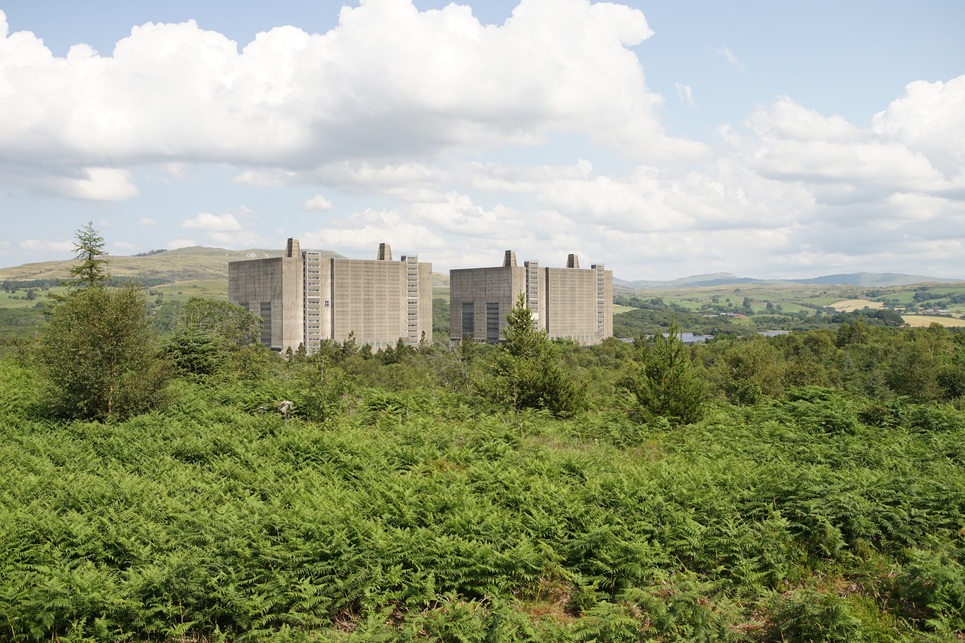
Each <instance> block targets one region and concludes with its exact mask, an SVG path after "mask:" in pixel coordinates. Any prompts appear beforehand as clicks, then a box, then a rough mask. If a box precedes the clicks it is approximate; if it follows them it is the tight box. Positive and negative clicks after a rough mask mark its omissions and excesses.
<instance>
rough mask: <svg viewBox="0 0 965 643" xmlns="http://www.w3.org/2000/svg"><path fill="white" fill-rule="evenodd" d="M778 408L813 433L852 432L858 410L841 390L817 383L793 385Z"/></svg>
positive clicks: (856, 426) (856, 424)
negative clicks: (802, 385)
mask: <svg viewBox="0 0 965 643" xmlns="http://www.w3.org/2000/svg"><path fill="white" fill-rule="evenodd" d="M780 408H781V409H782V410H783V411H784V412H786V413H787V414H788V415H789V416H790V417H791V418H793V421H794V422H795V423H796V424H797V425H798V426H800V427H801V428H803V429H806V430H809V431H813V432H816V433H828V434H846V433H853V432H854V431H855V430H857V428H858V426H859V421H858V411H857V409H856V408H855V406H854V405H853V404H852V403H851V402H850V401H849V400H847V399H846V398H845V397H844V396H843V395H842V394H841V393H838V392H837V391H833V390H831V389H826V388H821V387H817V386H805V387H802V388H797V389H794V390H792V391H790V392H789V393H787V394H786V395H785V397H784V400H783V401H782V403H781V404H780Z"/></svg>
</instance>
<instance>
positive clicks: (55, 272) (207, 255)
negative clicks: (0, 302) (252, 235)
mask: <svg viewBox="0 0 965 643" xmlns="http://www.w3.org/2000/svg"><path fill="white" fill-rule="evenodd" d="M320 252H321V253H322V255H323V256H328V257H341V256H342V255H340V254H338V253H337V252H331V251H328V250H321V251H320ZM281 254H282V251H281V250H280V249H279V250H261V249H254V250H225V249H224V248H206V247H203V246H192V247H190V248H178V249H177V250H166V251H163V252H158V251H154V252H151V253H147V254H144V255H138V256H115V255H111V257H110V265H109V268H108V269H109V272H110V274H111V275H113V276H115V277H140V278H142V279H164V280H169V281H172V282H176V281H201V280H213V279H227V278H228V262H229V261H240V260H243V259H259V258H263V257H280V256H281ZM75 264H76V262H75V261H73V260H67V261H44V262H41V263H26V264H23V265H21V266H15V267H13V268H0V281H3V280H5V279H11V280H30V279H66V278H67V277H69V276H70V268H71V267H72V266H74V265H75Z"/></svg>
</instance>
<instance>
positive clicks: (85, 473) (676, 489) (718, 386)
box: [0, 302, 965, 641]
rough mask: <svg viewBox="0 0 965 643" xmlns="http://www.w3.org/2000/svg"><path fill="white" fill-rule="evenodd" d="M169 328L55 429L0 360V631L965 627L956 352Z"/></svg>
mask: <svg viewBox="0 0 965 643" xmlns="http://www.w3.org/2000/svg"><path fill="white" fill-rule="evenodd" d="M190 309H191V311H192V313H191V314H190V315H183V316H182V317H181V318H180V319H179V321H178V322H177V324H176V330H175V332H174V333H173V334H172V335H170V336H168V338H167V339H164V338H162V339H161V342H160V343H159V344H158V345H157V346H158V352H157V354H156V358H157V359H158V360H161V361H162V362H164V361H167V363H169V364H176V365H177V369H176V373H177V375H176V376H175V377H174V379H172V380H171V383H170V385H169V386H168V387H167V388H166V389H165V391H164V392H163V395H160V396H159V397H158V400H157V402H158V405H157V406H155V408H154V410H152V411H148V412H144V413H141V414H139V415H134V416H132V417H129V418H128V419H118V420H116V421H110V422H105V423H102V422H91V421H85V420H66V421H65V420H58V419H56V418H55V417H52V416H51V410H52V409H51V405H50V399H49V396H47V395H45V394H43V393H42V392H41V391H43V390H44V380H43V378H42V372H41V371H40V370H39V369H38V368H37V367H36V366H35V362H34V361H33V359H32V356H31V352H30V351H29V350H28V351H25V352H24V353H23V354H22V356H21V358H20V359H19V360H17V361H12V360H7V361H3V362H0V436H2V437H0V498H2V499H3V500H2V502H0V638H3V639H6V640H15V641H30V640H50V639H55V640H61V641H80V640H97V641H114V640H158V641H160V640H180V641H201V640H276V639H277V640H290V641H299V640H306V641H308V640H333V641H353V640H359V641H361V640H372V639H375V640H446V641H448V640H465V641H486V640H493V641H499V640H506V641H510V640H533V641H537V640H539V641H545V640H559V641H569V640H583V641H589V640H600V641H645V640H657V641H677V640H698V641H699V640H704V641H711V640H732V641H807V640H818V641H895V640H906V641H921V640H934V641H939V640H948V639H949V638H954V637H955V636H958V635H961V633H962V632H963V631H965V536H963V534H965V475H963V474H965V411H963V409H962V406H963V398H962V396H963V395H965V334H962V333H955V332H953V331H951V330H948V329H943V328H939V327H932V328H927V329H914V330H910V329H894V328H887V327H875V326H871V325H869V324H867V323H865V322H864V321H861V320H857V321H855V322H853V323H848V324H843V325H841V326H839V327H837V328H834V329H823V330H815V331H808V332H800V333H793V334H791V335H787V336H782V337H776V338H771V339H765V338H748V339H737V338H732V339H723V340H717V341H714V342H711V343H709V344H706V345H699V346H692V347H685V346H683V345H681V344H680V343H679V342H677V341H676V340H675V339H674V336H673V335H671V336H670V337H667V338H665V337H662V336H661V337H659V338H656V339H654V340H652V341H646V340H641V341H639V342H637V343H635V344H627V343H622V342H619V341H615V340H610V341H607V342H604V343H603V344H602V345H600V346H596V347H592V348H581V347H578V346H575V345H572V344H567V343H560V342H548V341H547V340H545V338H542V339H541V338H540V337H539V336H538V334H537V335H535V336H534V335H524V336H522V337H518V338H517V339H518V341H517V342H516V347H517V348H515V349H513V348H512V344H511V343H508V344H507V345H504V346H502V347H488V346H478V345H472V344H467V345H463V346H459V347H457V348H456V349H455V350H454V351H449V350H448V349H444V348H439V347H432V346H422V347H420V348H411V347H407V346H402V345H400V346H397V347H395V348H393V349H390V350H386V351H381V352H378V353H373V352H372V351H371V350H370V349H368V347H364V346H357V345H355V344H354V343H351V342H349V343H346V344H342V345H335V344H328V345H326V346H325V347H324V350H323V351H322V352H321V353H319V354H318V355H315V356H305V355H300V354H298V353H296V354H294V355H291V356H290V357H288V358H287V359H285V358H284V357H282V356H279V355H277V354H273V353H270V352H267V351H262V350H258V348H257V347H251V346H245V345H244V342H243V341H242V340H243V338H244V337H245V333H248V332H250V330H251V328H250V326H249V325H248V323H247V322H248V321H250V320H249V319H247V318H246V317H245V316H244V315H235V314H234V311H233V310H232V308H231V307H230V306H229V305H226V304H223V303H218V302H212V303H210V304H206V303H205V302H195V303H194V304H192V305H191V308H190ZM514 351H515V352H514ZM534 356H537V358H538V359H537V362H538V363H534V361H533V357H534ZM194 358H197V359H194ZM541 364H545V365H546V366H545V368H543V369H542V370H540V368H537V367H538V366H540V365H541ZM172 368H173V366H172ZM541 368H542V367H541ZM520 369H524V370H525V369H530V370H531V371H533V370H535V371H536V372H542V373H543V374H544V375H546V376H547V378H548V381H550V382H551V383H552V382H556V383H558V384H560V385H562V386H565V387H571V390H575V391H579V393H580V394H581V395H583V396H584V400H585V402H584V404H582V405H580V406H579V407H578V408H567V409H562V412H557V411H560V409H554V408H553V407H552V406H551V405H550V404H549V403H548V399H547V398H545V397H540V396H536V397H535V398H526V396H517V397H512V396H511V392H513V391H515V392H516V393H518V392H519V391H520V390H521V389H520V387H523V388H524V389H525V388H526V387H527V386H530V387H538V386H542V385H543V384H544V383H545V381H544V380H543V379H540V378H539V377H536V378H534V379H532V380H529V379H527V378H526V377H525V375H526V373H525V372H523V371H522V370H520ZM517 376H518V377H519V379H517V380H514V379H513V378H515V377H517ZM507 384H510V385H509V386H507ZM527 390H532V389H527ZM674 391H678V392H679V391H684V392H686V395H676V394H673V392H674ZM282 399H288V400H292V401H293V402H294V407H293V413H294V417H293V418H292V419H291V420H289V421H284V420H282V419H281V417H280V416H279V414H278V413H277V411H276V410H275V409H276V407H277V403H278V402H279V401H280V400H282ZM679 399H685V400H689V402H687V404H685V405H684V407H683V408H681V407H680V406H679V405H674V404H671V402H673V401H675V400H679ZM534 407H535V408H534ZM689 411H694V413H693V414H692V415H691V414H688V412H689ZM554 413H555V415H554Z"/></svg>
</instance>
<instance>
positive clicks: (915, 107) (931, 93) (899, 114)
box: [871, 76, 965, 179]
mask: <svg viewBox="0 0 965 643" xmlns="http://www.w3.org/2000/svg"><path fill="white" fill-rule="evenodd" d="M871 129H872V131H874V132H875V133H876V134H879V135H881V136H884V137H887V138H888V139H890V140H893V141H896V142H899V143H902V144H903V145H906V146H908V148H909V149H910V150H913V151H915V152H917V153H921V154H923V155H924V156H926V157H927V158H928V159H929V160H930V161H931V162H932V163H933V164H934V165H935V167H936V168H938V169H939V170H941V171H942V172H943V173H944V174H945V176H946V177H948V178H950V179H952V178H956V177H958V178H962V172H963V169H965V76H959V77H957V78H953V79H951V80H949V81H948V82H944V83H943V82H941V81H938V82H934V83H929V82H926V81H916V82H913V83H911V84H909V85H908V86H907V87H905V94H904V95H903V96H902V97H901V98H899V99H897V100H895V101H894V102H892V103H891V104H890V105H888V107H887V109H885V110H884V111H882V112H879V113H877V114H875V116H874V119H873V123H872V128H871Z"/></svg>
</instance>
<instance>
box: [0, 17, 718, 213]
mask: <svg viewBox="0 0 965 643" xmlns="http://www.w3.org/2000/svg"><path fill="white" fill-rule="evenodd" d="M7 31H8V30H7V29H6V25H5V20H4V30H3V32H0V33H2V35H0V124H2V125H3V127H0V161H2V160H3V159H22V160H33V161H37V162H38V163H42V164H48V165H50V164H52V165H54V166H58V165H59V166H62V167H76V168H88V169H86V170H85V174H86V177H85V178H82V179H79V180H75V181H74V182H73V183H70V182H68V183H66V184H62V185H60V186H59V189H60V191H61V193H63V194H66V195H68V196H72V197H76V198H84V199H101V200H116V199H122V198H129V197H130V196H133V195H134V194H136V190H135V189H134V187H133V185H131V183H130V181H129V177H128V176H127V174H126V172H125V171H124V170H120V169H111V168H108V167H107V166H106V162H107V161H108V160H109V161H110V163H112V164H123V165H126V166H131V165H135V164H147V163H162V164H164V167H167V168H168V170H169V171H170V172H171V173H172V175H173V176H175V177H178V176H182V175H183V169H184V166H183V164H184V163H191V162H227V163H236V164H245V165H255V166H258V167H267V168H270V167H277V168H285V169H289V170H291V169H298V168H305V167H310V166H317V165H324V164H326V163H330V162H341V161H344V160H352V159H356V158H357V157H359V156H360V155H364V157H366V158H369V159H373V160H378V159H388V158H393V157H399V156H406V157H431V156H433V155H435V154H436V153H438V152H439V151H440V150H443V149H447V148H459V149H469V148H473V149H479V148H488V147H491V146H496V145H507V144H508V145H533V144H535V143H537V142H540V141H542V140H544V138H545V137H546V136H547V135H548V134H549V133H551V132H565V133H575V134H578V135H581V136H587V137H589V138H590V139H592V140H594V141H597V142H598V143H601V144H604V145H608V146H611V147H614V148H618V149H621V150H623V151H624V152H626V153H628V154H632V155H639V154H644V155H649V156H653V157H656V158H664V157H681V156H684V157H694V156H695V155H700V154H702V153H704V151H705V149H704V147H703V146H702V145H701V144H699V143H696V142H693V141H687V140H678V139H674V138H671V137H668V136H666V134H665V133H664V131H663V129H662V127H661V125H660V123H659V120H658V116H657V114H656V110H657V109H658V108H659V106H660V104H661V103H662V99H661V97H660V96H658V95H657V94H654V93H652V92H651V91H650V90H649V89H648V88H647V86H646V84H645V82H644V76H643V70H642V68H641V66H640V63H639V61H638V59H637V57H636V56H635V55H634V53H633V52H632V51H631V50H630V49H629V47H632V46H634V45H636V44H639V43H640V42H641V41H643V40H645V39H646V38H649V37H650V36H651V35H652V33H653V32H652V30H651V29H650V27H649V26H648V25H647V22H646V19H645V18H644V16H643V14H642V13H641V12H640V11H637V10H634V9H631V8H629V7H626V6H622V5H617V4H607V3H595V4H590V3H589V2H586V0H522V1H521V2H520V4H519V6H517V7H516V9H515V10H514V11H513V14H512V16H511V17H510V18H509V19H508V20H507V21H506V22H505V24H503V25H501V26H493V25H482V24H480V23H479V21H478V20H477V19H476V18H475V17H474V16H473V15H472V13H471V11H470V10H469V8H468V7H465V6H459V5H455V4H451V5H448V6H447V7H445V8H443V9H441V10H435V11H425V12H420V11H418V10H417V9H416V8H415V7H414V6H413V5H412V3H411V0H366V1H363V2H362V3H361V4H360V5H359V6H358V7H347V6H346V7H343V8H342V9H341V12H340V20H339V25H338V27H336V28H335V29H333V30H332V31H330V32H328V33H325V34H308V33H306V32H304V31H302V30H300V29H297V28H295V27H279V28H275V29H272V30H270V31H268V32H264V33H260V34H258V36H257V37H256V39H255V40H254V41H252V42H250V43H248V44H247V45H245V46H244V47H243V48H242V49H241V50H240V51H239V49H238V45H237V44H236V43H234V42H233V41H231V40H229V39H228V38H226V37H225V36H223V35H222V34H220V33H217V32H213V31H205V30H203V29H201V28H199V27H198V25H197V24H196V23H194V22H193V21H189V22H185V23H180V24H153V23H147V24H144V25H141V26H138V27H134V28H133V29H132V30H131V34H130V36H128V37H126V38H124V39H122V40H121V41H119V42H118V43H117V45H116V46H115V48H114V50H113V53H112V55H110V56H101V55H99V54H97V53H96V52H94V51H93V50H91V49H90V48H89V47H87V46H86V45H78V46H75V47H73V48H72V49H71V50H70V52H69V53H68V55H67V56H66V57H64V58H58V57H55V56H53V55H52V54H51V52H50V51H49V50H48V49H47V48H46V47H45V46H44V44H43V42H42V41H41V40H40V39H39V38H37V37H36V36H34V35H33V34H30V33H27V32H17V33H14V34H8V33H7ZM248 178H249V179H250V178H251V177H250V176H249V177H248Z"/></svg>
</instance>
